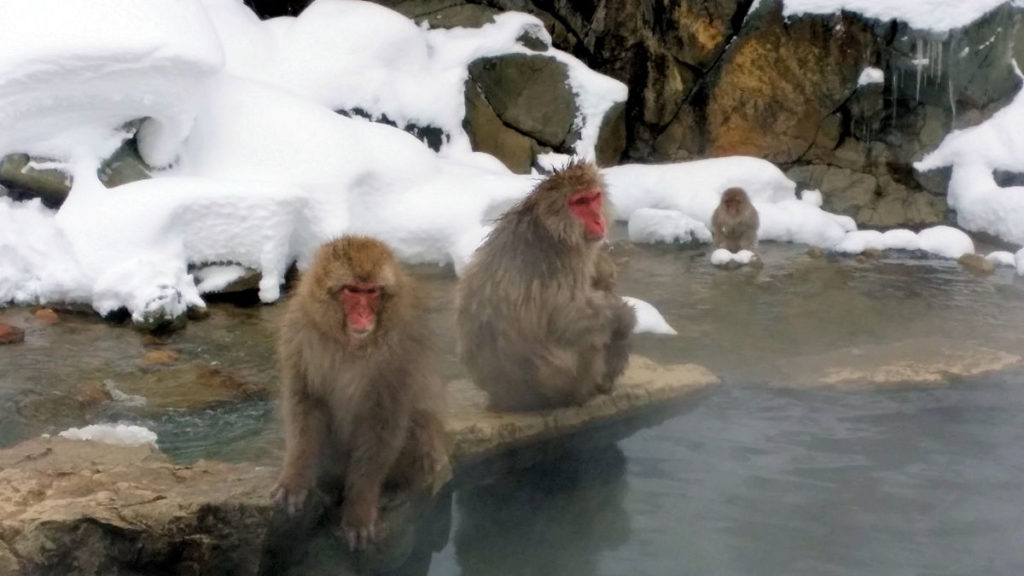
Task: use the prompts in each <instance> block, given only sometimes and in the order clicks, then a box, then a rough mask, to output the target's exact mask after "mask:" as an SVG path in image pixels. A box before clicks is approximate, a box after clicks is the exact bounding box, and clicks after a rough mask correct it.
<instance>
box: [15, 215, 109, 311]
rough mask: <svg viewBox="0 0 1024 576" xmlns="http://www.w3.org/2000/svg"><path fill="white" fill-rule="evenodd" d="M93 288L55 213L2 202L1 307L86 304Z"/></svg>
mask: <svg viewBox="0 0 1024 576" xmlns="http://www.w3.org/2000/svg"><path fill="white" fill-rule="evenodd" d="M90 297H91V294H90V285H89V282H88V280H87V278H86V275H85V274H84V273H83V271H82V269H81V267H80V266H79V264H78V261H77V260H76V259H75V257H74V255H73V247H72V245H71V243H70V242H69V241H68V238H67V237H66V236H65V235H64V233H63V232H62V231H61V230H60V228H59V227H58V226H57V223H56V221H55V220H54V215H53V211H51V210H48V209H46V208H45V207H44V206H43V204H42V202H40V201H39V200H32V201H31V202H13V201H12V200H11V199H10V198H2V197H0V304H2V303H4V302H15V303H17V304H39V303H42V302H82V301H86V302H87V301H89V299H90Z"/></svg>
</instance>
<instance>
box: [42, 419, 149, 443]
mask: <svg viewBox="0 0 1024 576" xmlns="http://www.w3.org/2000/svg"><path fill="white" fill-rule="evenodd" d="M58 436H60V437H61V438H67V439H69V440H92V441H94V442H101V443H103V444H113V445H115V446H144V445H146V444H149V445H151V446H156V432H153V431H152V430H150V429H148V428H146V427H144V426H134V425H130V424H90V425H89V426H85V427H83V428H68V429H67V430H65V431H63V432H61V433H59V434H58Z"/></svg>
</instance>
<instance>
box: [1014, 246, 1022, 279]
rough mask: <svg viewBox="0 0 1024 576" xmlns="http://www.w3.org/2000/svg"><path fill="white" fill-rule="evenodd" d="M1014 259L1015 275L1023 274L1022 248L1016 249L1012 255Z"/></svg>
mask: <svg viewBox="0 0 1024 576" xmlns="http://www.w3.org/2000/svg"><path fill="white" fill-rule="evenodd" d="M1014 260H1016V262H1017V275H1018V276H1024V248H1021V249H1020V250H1018V251H1017V254H1015V255H1014Z"/></svg>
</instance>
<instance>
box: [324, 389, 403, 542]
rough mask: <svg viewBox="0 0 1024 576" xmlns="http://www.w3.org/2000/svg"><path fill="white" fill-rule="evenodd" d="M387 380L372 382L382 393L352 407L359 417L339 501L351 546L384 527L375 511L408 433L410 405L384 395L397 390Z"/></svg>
mask: <svg viewBox="0 0 1024 576" xmlns="http://www.w3.org/2000/svg"><path fill="white" fill-rule="evenodd" d="M389 384H390V383H386V382H380V383H378V382H374V383H373V387H374V391H375V392H376V395H380V396H381V397H373V396H374V395H371V397H370V398H368V402H366V403H365V404H364V405H363V406H358V407H354V408H355V409H356V410H357V412H356V413H357V414H359V420H358V422H356V423H355V425H354V427H353V430H352V435H351V438H350V439H349V442H350V443H351V453H350V456H349V462H348V470H347V471H346V473H345V496H344V500H343V502H342V505H341V529H342V532H343V534H344V537H345V540H346V542H347V543H348V545H349V547H350V548H365V547H366V546H368V545H369V544H370V543H371V542H373V541H375V540H377V538H378V537H379V534H378V532H379V531H381V530H382V529H383V528H384V527H383V526H380V525H379V523H378V514H377V506H378V503H379V502H380V494H381V488H382V485H383V484H384V480H385V478H386V477H387V475H388V472H390V471H391V468H392V466H393V465H394V463H395V460H396V459H397V458H398V455H399V454H400V453H401V451H402V447H403V445H404V444H405V438H406V435H407V434H408V428H409V420H410V414H409V408H408V407H406V406H404V405H403V404H402V403H398V404H397V405H396V404H395V403H394V402H389V401H387V399H385V398H383V396H384V395H398V394H400V392H399V391H397V390H394V389H392V388H393V386H389Z"/></svg>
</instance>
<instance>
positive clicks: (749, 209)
mask: <svg viewBox="0 0 1024 576" xmlns="http://www.w3.org/2000/svg"><path fill="white" fill-rule="evenodd" d="M759 225H760V220H759V219H758V217H757V210H756V209H755V208H754V205H753V204H751V203H750V198H748V197H747V193H746V192H745V191H744V190H743V188H729V189H727V190H726V191H725V192H723V193H722V201H721V202H720V203H719V204H718V208H715V213H714V214H713V215H712V216H711V236H712V239H713V242H714V245H715V248H716V249H717V248H725V249H726V250H728V251H730V252H739V251H740V250H750V251H756V250H757V228H758V226H759Z"/></svg>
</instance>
